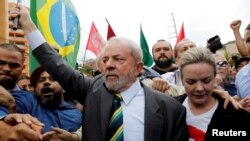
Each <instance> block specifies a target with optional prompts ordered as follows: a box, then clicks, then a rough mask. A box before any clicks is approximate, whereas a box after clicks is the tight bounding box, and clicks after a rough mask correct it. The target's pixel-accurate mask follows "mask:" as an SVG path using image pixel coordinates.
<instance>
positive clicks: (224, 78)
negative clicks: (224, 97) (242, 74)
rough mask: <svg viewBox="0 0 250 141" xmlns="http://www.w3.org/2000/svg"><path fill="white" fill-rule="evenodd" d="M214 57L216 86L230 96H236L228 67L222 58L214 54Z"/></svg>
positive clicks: (233, 81)
mask: <svg viewBox="0 0 250 141" xmlns="http://www.w3.org/2000/svg"><path fill="white" fill-rule="evenodd" d="M214 57H215V63H216V71H217V74H216V79H217V84H218V85H219V86H221V87H222V88H223V89H224V90H225V91H228V93H229V94H230V95H231V96H234V95H236V94H237V89H236V86H235V80H234V78H232V77H231V76H230V71H229V70H230V65H229V64H228V62H227V61H226V59H225V58H224V57H223V56H221V55H218V54H215V56H214Z"/></svg>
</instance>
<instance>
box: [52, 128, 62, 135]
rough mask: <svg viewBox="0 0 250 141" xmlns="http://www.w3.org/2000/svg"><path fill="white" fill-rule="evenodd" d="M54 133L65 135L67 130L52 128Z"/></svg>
mask: <svg viewBox="0 0 250 141" xmlns="http://www.w3.org/2000/svg"><path fill="white" fill-rule="evenodd" d="M51 128H52V130H53V131H55V132H56V133H59V134H60V133H64V132H65V130H63V129H61V128H56V127H51Z"/></svg>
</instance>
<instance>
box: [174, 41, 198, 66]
mask: <svg viewBox="0 0 250 141" xmlns="http://www.w3.org/2000/svg"><path fill="white" fill-rule="evenodd" d="M193 47H196V45H195V44H194V43H193V42H191V41H183V42H182V43H180V45H179V46H178V49H177V56H176V61H177V64H179V60H180V58H181V56H182V55H183V53H184V52H186V51H187V50H189V49H191V48H193Z"/></svg>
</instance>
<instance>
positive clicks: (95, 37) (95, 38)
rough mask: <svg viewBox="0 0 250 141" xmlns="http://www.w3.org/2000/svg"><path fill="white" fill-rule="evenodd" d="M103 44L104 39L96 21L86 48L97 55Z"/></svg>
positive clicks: (92, 26)
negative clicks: (96, 25)
mask: <svg viewBox="0 0 250 141" xmlns="http://www.w3.org/2000/svg"><path fill="white" fill-rule="evenodd" d="M103 45H104V40H103V38H102V36H101V35H100V34H99V32H98V31H97V28H96V27H95V24H94V22H92V25H91V29H90V32H89V39H88V42H87V46H86V49H88V50H90V51H92V52H93V53H94V54H95V55H97V54H98V53H99V52H100V51H101V49H102V47H103Z"/></svg>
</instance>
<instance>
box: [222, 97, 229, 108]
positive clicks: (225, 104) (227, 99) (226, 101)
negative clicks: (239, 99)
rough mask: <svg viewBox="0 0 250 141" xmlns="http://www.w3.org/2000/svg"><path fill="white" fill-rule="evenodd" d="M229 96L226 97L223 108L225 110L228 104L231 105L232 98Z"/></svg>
mask: <svg viewBox="0 0 250 141" xmlns="http://www.w3.org/2000/svg"><path fill="white" fill-rule="evenodd" d="M225 96H226V95H225ZM228 96H229V95H228ZM228 96H227V97H225V101H224V104H223V108H224V109H226V108H227V105H228V103H229V99H230V98H229V97H228Z"/></svg>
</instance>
